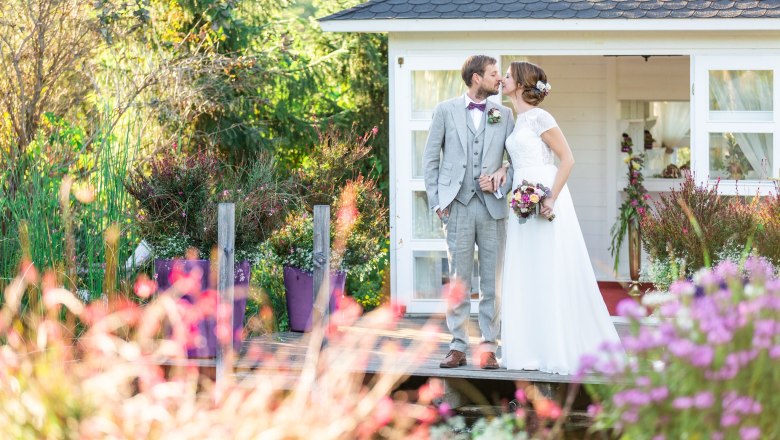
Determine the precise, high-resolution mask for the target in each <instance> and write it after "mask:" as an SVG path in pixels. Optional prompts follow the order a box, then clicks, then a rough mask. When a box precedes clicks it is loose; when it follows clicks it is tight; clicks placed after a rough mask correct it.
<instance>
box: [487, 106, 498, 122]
mask: <svg viewBox="0 0 780 440" xmlns="http://www.w3.org/2000/svg"><path fill="white" fill-rule="evenodd" d="M487 120H488V122H490V123H491V124H495V123H496V122H501V110H499V109H497V108H495V107H493V108H491V109H490V110H489V111H488V114H487Z"/></svg>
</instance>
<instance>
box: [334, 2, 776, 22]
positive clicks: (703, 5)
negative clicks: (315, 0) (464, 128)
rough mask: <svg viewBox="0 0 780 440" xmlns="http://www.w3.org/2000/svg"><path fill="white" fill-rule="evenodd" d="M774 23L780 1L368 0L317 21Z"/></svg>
mask: <svg viewBox="0 0 780 440" xmlns="http://www.w3.org/2000/svg"><path fill="white" fill-rule="evenodd" d="M485 18H518V19H566V18H571V19H611V18H624V19H625V18H641V19H658V18H667V19H674V18H780V0H736V1H728V0H693V1H684V0H370V1H368V2H366V3H363V4H361V5H358V6H355V7H354V8H350V9H345V10H343V11H340V12H337V13H335V14H333V15H330V16H327V17H325V18H322V19H321V21H330V20H383V19H418V20H419V19H485Z"/></svg>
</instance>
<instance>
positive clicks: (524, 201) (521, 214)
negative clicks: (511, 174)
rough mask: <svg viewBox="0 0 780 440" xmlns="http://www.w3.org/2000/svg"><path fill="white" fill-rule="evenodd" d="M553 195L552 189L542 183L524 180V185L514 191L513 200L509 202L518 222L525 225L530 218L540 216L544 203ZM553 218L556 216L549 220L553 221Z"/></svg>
mask: <svg viewBox="0 0 780 440" xmlns="http://www.w3.org/2000/svg"><path fill="white" fill-rule="evenodd" d="M551 194H552V192H551V191H550V188H547V187H546V186H544V185H542V184H541V183H531V182H529V181H527V180H523V183H521V184H520V185H518V187H517V188H515V189H514V191H512V198H511V199H510V200H509V206H510V207H511V208H512V211H514V213H515V214H517V220H518V221H519V222H520V223H525V222H526V220H527V219H528V217H530V216H532V215H536V214H539V209H540V206H541V204H542V202H544V199H545V198H547V197H549V196H550V195H551ZM553 218H555V216H554V215H553V216H551V217H550V218H549V219H548V220H549V221H552V220H553Z"/></svg>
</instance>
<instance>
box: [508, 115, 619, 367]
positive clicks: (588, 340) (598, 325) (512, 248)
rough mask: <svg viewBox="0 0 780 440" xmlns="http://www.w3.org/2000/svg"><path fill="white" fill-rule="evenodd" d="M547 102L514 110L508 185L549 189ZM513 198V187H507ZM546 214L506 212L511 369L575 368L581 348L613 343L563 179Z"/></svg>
mask: <svg viewBox="0 0 780 440" xmlns="http://www.w3.org/2000/svg"><path fill="white" fill-rule="evenodd" d="M556 126H557V124H556V122H555V119H554V118H553V117H552V115H550V114H549V113H548V112H546V111H545V110H542V109H540V108H532V109H531V110H528V111H526V112H524V113H521V114H520V115H518V117H517V123H516V124H515V128H514V131H513V132H512V134H511V135H510V136H509V138H508V139H507V141H506V146H507V151H508V152H509V155H510V157H511V159H512V166H513V167H514V181H513V185H512V188H516V187H517V186H518V185H520V184H521V183H522V181H523V180H527V181H529V182H532V183H541V184H543V185H544V186H546V187H548V188H550V189H552V186H553V181H554V179H555V173H556V172H557V168H556V166H555V165H554V163H553V159H554V158H553V152H552V150H551V149H550V148H549V147H548V146H547V145H546V144H545V143H544V141H542V139H541V137H540V135H541V134H542V133H544V132H545V131H547V130H549V129H550V128H553V127H556ZM508 196H509V198H511V194H509V195H508ZM553 212H554V214H555V219H554V220H553V221H552V222H550V221H548V220H547V219H546V218H544V217H542V216H540V215H537V216H532V217H530V218H528V219H527V221H526V222H525V223H523V224H520V223H519V222H518V218H517V215H516V214H515V213H514V212H513V211H512V210H511V209H510V213H509V216H508V218H507V228H506V231H507V234H506V251H505V252H506V253H505V257H504V268H503V280H502V283H503V288H502V306H501V309H502V312H501V313H502V318H501V341H502V342H501V343H502V349H501V350H502V356H501V357H502V359H501V361H502V364H503V366H504V367H506V368H507V369H511V370H540V371H544V372H549V373H558V374H576V373H577V368H578V366H579V360H580V357H581V356H582V355H583V354H586V353H587V354H597V353H598V352H599V346H600V345H601V344H602V343H603V342H610V343H613V344H614V343H619V341H620V340H619V338H618V335H617V332H616V331H615V326H614V324H613V323H612V320H611V318H610V316H609V313H608V311H607V307H606V306H605V305H604V300H603V299H602V297H601V293H600V292H599V288H598V285H597V284H596V276H595V274H594V273H593V268H592V266H591V262H590V257H589V256H588V250H587V248H586V247H585V240H584V239H583V237H582V231H581V230H580V225H579V222H578V221H577V214H576V213H575V212H574V204H573V203H572V199H571V194H570V193H569V189H568V187H567V186H565V185H564V187H563V189H562V190H561V193H560V194H559V196H558V199H557V200H556V202H555V205H554V207H553Z"/></svg>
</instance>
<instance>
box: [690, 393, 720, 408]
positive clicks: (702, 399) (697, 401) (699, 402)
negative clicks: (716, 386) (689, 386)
mask: <svg viewBox="0 0 780 440" xmlns="http://www.w3.org/2000/svg"><path fill="white" fill-rule="evenodd" d="M713 403H715V397H713V396H712V393H711V392H709V391H702V392H701V393H699V394H697V395H695V396H693V406H695V407H696V408H700V409H704V408H709V407H711V406H712V404H713Z"/></svg>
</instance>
